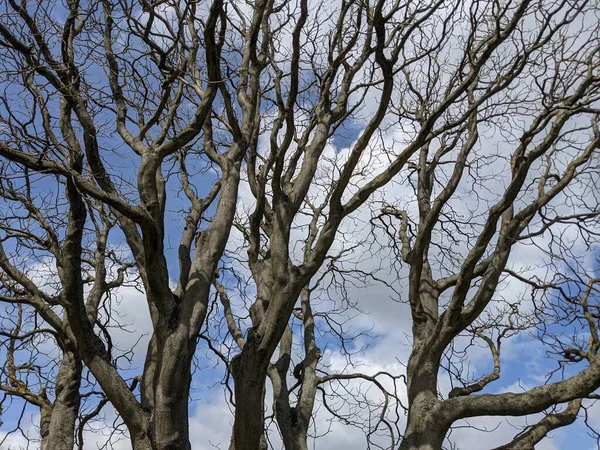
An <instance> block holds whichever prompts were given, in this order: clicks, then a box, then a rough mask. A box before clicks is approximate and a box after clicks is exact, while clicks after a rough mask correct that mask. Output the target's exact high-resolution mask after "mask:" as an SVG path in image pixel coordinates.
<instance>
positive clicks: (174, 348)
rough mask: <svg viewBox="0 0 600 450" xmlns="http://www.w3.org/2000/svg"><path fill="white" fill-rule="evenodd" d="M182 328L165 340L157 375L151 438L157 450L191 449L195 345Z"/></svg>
mask: <svg viewBox="0 0 600 450" xmlns="http://www.w3.org/2000/svg"><path fill="white" fill-rule="evenodd" d="M187 339H188V338H187V333H185V330H184V329H182V328H179V329H178V330H177V331H175V332H173V333H172V334H170V335H169V336H167V338H166V339H165V342H164V344H163V345H161V347H162V348H161V349H160V355H161V358H160V365H159V366H158V367H157V372H156V374H155V383H154V392H153V394H154V395H153V397H154V398H153V406H154V408H153V413H152V421H151V425H150V426H151V433H150V434H151V436H152V440H153V450H190V449H191V445H190V440H189V412H188V403H189V393H190V383H191V373H190V368H191V364H192V358H193V355H194V344H195V340H194V344H190V343H189V342H184V340H185V341H187Z"/></svg>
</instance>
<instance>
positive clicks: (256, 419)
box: [230, 339, 267, 450]
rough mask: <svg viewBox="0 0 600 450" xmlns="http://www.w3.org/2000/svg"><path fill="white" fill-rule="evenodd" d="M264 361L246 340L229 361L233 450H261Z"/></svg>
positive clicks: (262, 439)
mask: <svg viewBox="0 0 600 450" xmlns="http://www.w3.org/2000/svg"><path fill="white" fill-rule="evenodd" d="M263 359H264V358H263V357H261V355H257V354H256V351H255V347H254V342H252V341H251V339H249V340H248V342H247V343H246V345H245V346H244V350H243V351H242V353H240V354H239V355H237V356H236V357H235V358H234V359H233V360H232V361H231V373H232V375H233V380H234V383H235V385H234V392H235V418H234V423H233V440H232V443H231V447H230V448H235V450H263V448H264V445H265V443H266V442H265V439H264V415H265V414H264V388H265V382H266V378H267V368H266V364H264V363H263V361H262V360H263Z"/></svg>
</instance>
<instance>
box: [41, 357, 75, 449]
mask: <svg viewBox="0 0 600 450" xmlns="http://www.w3.org/2000/svg"><path fill="white" fill-rule="evenodd" d="M82 369H83V367H82V363H81V359H80V358H79V356H78V353H77V351H76V350H74V349H70V348H65V349H64V351H63V359H62V362H61V364H60V368H59V370H58V375H57V377H56V399H55V401H54V404H53V406H52V409H51V411H49V410H48V409H47V408H42V418H41V420H42V422H43V423H42V430H41V432H42V445H41V450H73V447H74V446H75V422H76V421H77V416H78V414H79V405H80V402H81V397H80V395H79V387H80V385H81V371H82ZM48 414H49V420H48Z"/></svg>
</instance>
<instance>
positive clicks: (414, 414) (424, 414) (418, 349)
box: [400, 339, 450, 450]
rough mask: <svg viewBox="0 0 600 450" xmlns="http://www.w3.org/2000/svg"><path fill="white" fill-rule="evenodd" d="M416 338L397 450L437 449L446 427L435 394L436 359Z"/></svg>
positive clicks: (411, 357) (446, 423) (428, 348)
mask: <svg viewBox="0 0 600 450" xmlns="http://www.w3.org/2000/svg"><path fill="white" fill-rule="evenodd" d="M436 355H437V352H435V351H434V350H433V349H432V348H431V347H430V345H428V343H427V341H424V340H420V339H417V340H415V342H414V344H413V350H412V353H411V355H410V358H409V360H408V367H407V390H408V392H407V394H408V421H407V424H406V431H405V433H404V439H403V440H402V442H401V443H400V450H440V449H441V448H442V443H443V442H444V438H445V437H446V433H447V431H448V428H449V426H450V422H449V421H448V420H445V418H444V416H443V415H442V414H441V412H440V401H439V400H438V392H437V380H438V378H437V375H438V370H439V356H436Z"/></svg>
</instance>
